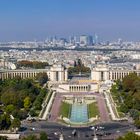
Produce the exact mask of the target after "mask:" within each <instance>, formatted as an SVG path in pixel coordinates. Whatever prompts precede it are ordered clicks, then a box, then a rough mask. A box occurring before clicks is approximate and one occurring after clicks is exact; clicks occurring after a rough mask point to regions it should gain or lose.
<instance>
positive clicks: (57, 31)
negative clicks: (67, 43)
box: [0, 0, 140, 42]
mask: <svg viewBox="0 0 140 140" xmlns="http://www.w3.org/2000/svg"><path fill="white" fill-rule="evenodd" d="M139 15H140V0H135V1H134V0H116V1H115V0H114V1H112V0H88V1H87V0H22V1H19V0H12V1H9V0H2V1H0V19H1V21H0V42H6V41H26V40H35V39H36V40H45V39H46V37H47V36H55V35H56V36H58V37H68V36H72V35H76V36H79V35H82V34H89V35H94V34H97V35H98V36H99V39H100V40H102V41H108V40H109V41H112V40H117V39H118V38H122V39H123V40H127V41H140V37H139V36H140V16H139Z"/></svg>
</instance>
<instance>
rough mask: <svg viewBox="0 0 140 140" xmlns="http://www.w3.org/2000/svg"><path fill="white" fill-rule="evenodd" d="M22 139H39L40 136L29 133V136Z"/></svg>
mask: <svg viewBox="0 0 140 140" xmlns="http://www.w3.org/2000/svg"><path fill="white" fill-rule="evenodd" d="M22 140H38V138H37V136H35V135H29V136H27V137H25V138H23V139H22Z"/></svg>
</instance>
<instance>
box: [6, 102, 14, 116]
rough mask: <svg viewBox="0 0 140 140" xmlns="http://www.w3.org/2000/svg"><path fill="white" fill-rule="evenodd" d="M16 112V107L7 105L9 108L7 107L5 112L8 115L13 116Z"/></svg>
mask: <svg viewBox="0 0 140 140" xmlns="http://www.w3.org/2000/svg"><path fill="white" fill-rule="evenodd" d="M14 110H15V106H14V105H12V104H10V105H7V106H6V107H5V111H6V113H8V114H11V113H12V112H13V111H14Z"/></svg>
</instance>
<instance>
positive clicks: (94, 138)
mask: <svg viewBox="0 0 140 140" xmlns="http://www.w3.org/2000/svg"><path fill="white" fill-rule="evenodd" d="M95 131H96V129H95V128H94V129H93V133H94V136H93V140H98V138H97V136H96V132H95Z"/></svg>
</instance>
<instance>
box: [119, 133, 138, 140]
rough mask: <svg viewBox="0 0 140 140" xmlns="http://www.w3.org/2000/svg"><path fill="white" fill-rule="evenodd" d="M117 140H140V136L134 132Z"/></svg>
mask: <svg viewBox="0 0 140 140" xmlns="http://www.w3.org/2000/svg"><path fill="white" fill-rule="evenodd" d="M117 140H140V136H138V135H136V134H135V133H133V132H128V133H127V134H126V135H124V136H123V137H119V138H118V139H117Z"/></svg>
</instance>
